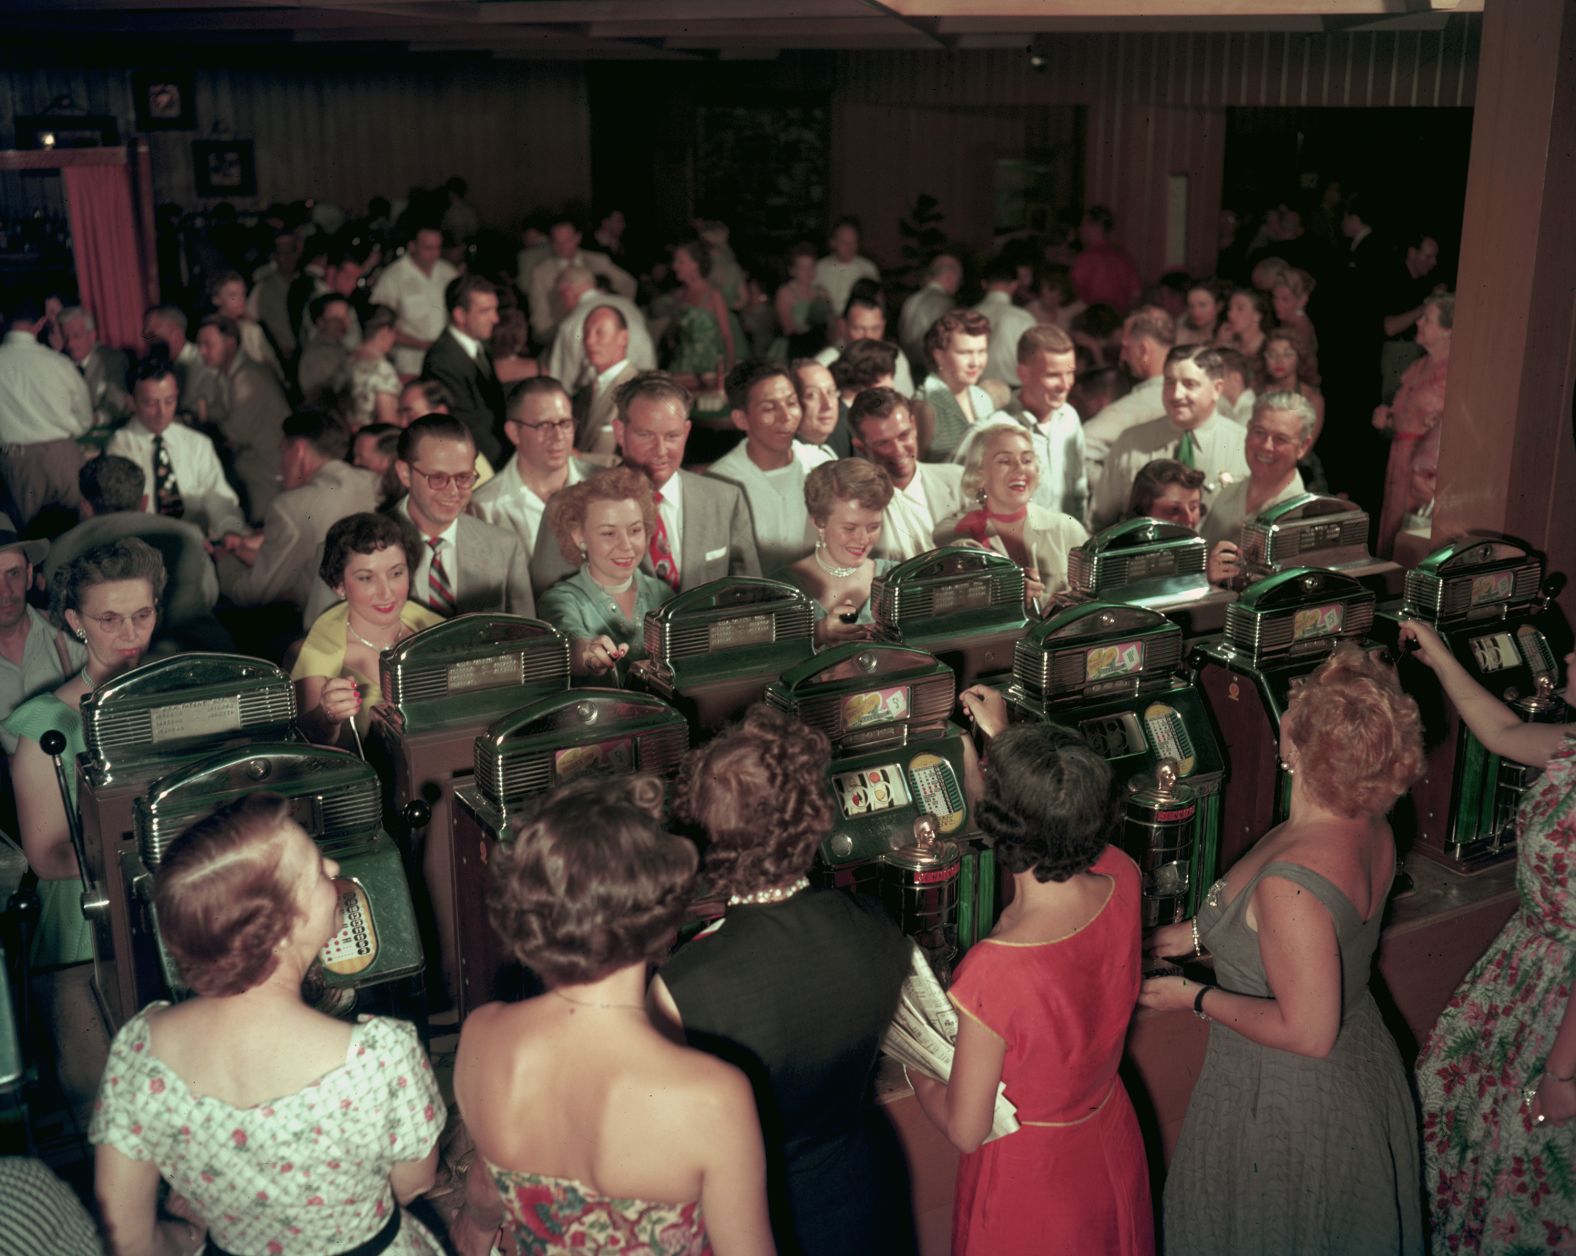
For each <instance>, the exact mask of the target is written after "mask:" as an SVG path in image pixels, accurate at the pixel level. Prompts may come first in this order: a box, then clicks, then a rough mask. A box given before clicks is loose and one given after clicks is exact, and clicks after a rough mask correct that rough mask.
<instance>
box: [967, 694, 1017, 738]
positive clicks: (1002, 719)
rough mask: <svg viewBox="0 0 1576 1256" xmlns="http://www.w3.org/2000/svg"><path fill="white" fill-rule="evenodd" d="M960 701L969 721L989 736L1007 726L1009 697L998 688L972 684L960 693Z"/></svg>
mask: <svg viewBox="0 0 1576 1256" xmlns="http://www.w3.org/2000/svg"><path fill="white" fill-rule="evenodd" d="M958 703H959V705H961V706H962V707H963V714H964V715H966V716H967V717H968V719H969V722H970V723H971V724H973V725H974V727H976V728H977V729H979V730H980V732H982V733H984V734H985V736H987V737H994V736H995V735H996V734H997V733H999V732H1001V730H1002V729H1004V728H1006V727H1007V699H1006V698H1005V697H1003V696H1002V694H1001V691H1000V690H998V689H991V688H990V687H989V686H986V685H970V686H969V687H968V688H967V689H965V690H964V691H963V692H962V693H960V694H959V695H958Z"/></svg>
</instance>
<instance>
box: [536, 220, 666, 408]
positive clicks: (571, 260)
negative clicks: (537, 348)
mask: <svg viewBox="0 0 1576 1256" xmlns="http://www.w3.org/2000/svg"><path fill="white" fill-rule="evenodd" d="M571 265H574V266H584V267H585V268H586V269H587V270H589V271H590V272H591V273H592V274H593V275H600V276H601V277H602V278H604V279H606V280H607V281H608V283H609V284H610V285H611V286H612V289H613V291H614V292H616V293H618V295H619V296H621V297H627V298H629V299H630V300H633V299H634V297H635V292H636V291H637V289H638V286H639V285H637V284H636V283H635V277H634V276H633V275H631V274H630V273H629V272H628V271H626V270H623V269H621V268H620V267H619V266H617V265H616V264H615V263H614V262H613V260H612V259H611V258H609V257H608V255H607V254H606V253H593V252H589V251H587V250H585V249H581V250H580V251H579V252H577V253H576V254H575V255H574V256H573V257H559V256H558V254H556V253H549V254H548V255H547V256H546V257H544V258H543V259H542V260H541V261H539V262H537V264H536V268H535V269H534V270H532V271H531V285H530V287H529V288H528V289H527V290H526V297H527V300H528V301H529V303H530V307H531V330H532V331H533V332H534V333H536V336H537V338H538V339H545V338H546V337H547V336H548V334H549V333H551V332H552V330H553V328H554V327H556V326H557V325H558V311H557V310H556V309H555V308H554V307H553V289H554V287H556V286H557V284H558V276H559V275H561V274H562V273H563V272H564V270H565V268H566V267H568V266H571ZM559 383H561V384H564V385H566V386H567V385H568V383H569V381H568V380H559Z"/></svg>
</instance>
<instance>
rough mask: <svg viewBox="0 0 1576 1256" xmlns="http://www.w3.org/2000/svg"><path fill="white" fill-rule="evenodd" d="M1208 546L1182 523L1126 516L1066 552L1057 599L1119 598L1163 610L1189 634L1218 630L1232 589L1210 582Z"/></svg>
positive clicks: (1068, 603)
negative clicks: (1063, 590) (1063, 578)
mask: <svg viewBox="0 0 1576 1256" xmlns="http://www.w3.org/2000/svg"><path fill="white" fill-rule="evenodd" d="M1208 562H1209V545H1208V544H1207V543H1206V542H1205V540H1204V538H1203V537H1201V536H1199V535H1198V533H1196V532H1194V531H1193V530H1192V529H1190V528H1185V527H1182V526H1181V525H1180V524H1175V523H1164V522H1162V521H1160V520H1157V519H1124V520H1123V521H1122V522H1120V523H1116V524H1112V525H1111V526H1110V527H1109V528H1107V529H1105V531H1103V532H1100V533H1098V534H1096V535H1095V536H1092V537H1090V538H1089V539H1088V540H1087V541H1085V542H1084V543H1083V544H1082V545H1080V546H1078V547H1077V548H1076V549H1074V550H1073V551H1072V552H1071V553H1070V554H1069V555H1068V556H1067V583H1068V591H1067V592H1066V593H1065V594H1064V595H1063V597H1062V599H1061V604H1062V605H1063V606H1064V607H1065V606H1077V605H1080V604H1082V603H1086V602H1120V603H1124V604H1126V605H1129V606H1141V607H1144V608H1145V609H1146V610H1151V611H1156V612H1159V613H1161V614H1163V615H1165V616H1166V617H1167V618H1168V619H1170V620H1171V621H1172V622H1174V623H1176V624H1177V625H1178V626H1180V627H1181V629H1182V631H1183V634H1184V635H1185V636H1187V637H1189V638H1193V637H1199V636H1203V635H1205V634H1207V633H1212V632H1219V631H1220V628H1221V625H1222V624H1223V623H1224V622H1225V614H1226V607H1227V606H1229V605H1230V604H1231V603H1232V602H1233V601H1235V600H1236V596H1237V595H1236V594H1235V593H1232V592H1230V591H1229V590H1226V589H1217V588H1216V587H1215V586H1214V585H1212V584H1210V582H1209V577H1208V576H1207V575H1206V574H1205V569H1206V567H1207V566H1208Z"/></svg>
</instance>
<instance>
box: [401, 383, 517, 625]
mask: <svg viewBox="0 0 1576 1256" xmlns="http://www.w3.org/2000/svg"><path fill="white" fill-rule="evenodd" d="M394 467H395V472H396V473H397V474H398V476H399V479H400V483H401V484H403V485H404V486H405V488H406V489H407V490H408V492H407V494H406V496H405V497H403V498H401V499H400V501H399V502H398V503H396V504H395V505H394V506H393V507H391V509H392V510H394V511H396V512H398V513H400V514H403V515H404V516H405V517H406V518H407V519H409V520H410V521H411V522H412V523H413V524H415V525H416V530H417V531H418V532H420V533H421V539H422V541H423V543H424V546H425V548H424V550H423V552H422V555H421V561H420V562H419V563H417V565H416V570H415V571H414V572H412V573H411V582H410V596H411V599H412V600H413V601H417V602H421V603H423V604H424V605H426V606H429V607H431V608H432V609H433V610H435V611H437V612H438V613H439V614H440V615H445V616H452V615H458V614H464V613H466V612H469V611H508V612H510V613H511V614H515V615H534V614H535V613H536V604H535V602H534V600H533V599H532V597H531V576H530V567H529V560H528V558H527V557H526V553H525V549H524V547H523V546H522V545H521V544H520V538H519V537H518V536H517V535H516V534H515V532H514V530H513V529H511V528H500V527H495V526H494V525H492V524H490V523H483V522H482V521H481V520H480V519H476V518H473V517H472V516H470V515H467V514H466V513H465V508H466V507H467V506H469V505H470V502H471V492H472V490H473V489H474V488H475V487H476V443H475V441H474V440H473V439H472V437H471V433H470V429H469V428H467V427H466V426H465V424H464V423H462V422H461V421H460V420H459V419H456V418H453V417H451V416H449V415H446V414H429V415H427V416H426V417H425V418H421V419H417V420H416V421H415V422H414V423H412V424H411V425H410V426H409V427H407V428H406V429H405V430H404V431H403V432H402V433H400V440H399V455H398V458H397V460H396V461H395V463H394Z"/></svg>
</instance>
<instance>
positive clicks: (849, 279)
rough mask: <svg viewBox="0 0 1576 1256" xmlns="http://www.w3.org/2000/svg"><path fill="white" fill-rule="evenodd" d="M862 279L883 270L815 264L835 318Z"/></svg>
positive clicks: (829, 259)
mask: <svg viewBox="0 0 1576 1256" xmlns="http://www.w3.org/2000/svg"><path fill="white" fill-rule="evenodd" d="M861 279H874V280H875V281H876V282H877V283H880V282H881V268H880V267H879V266H877V265H876V264H875V263H874V262H872V261H871V260H870V259H869V258H868V257H856V258H854V260H853V261H851V262H844V261H840V260H838V258H837V256H836V255H835V254H831V253H828V254H827V255H826V256H825V257H823V258H822V259H821V260H820V261H818V262H817V263H816V264H815V282H816V284H817V285H819V286H820V287H822V288H825V289H826V295H827V296H828V297H830V298H831V301H832V317H833V318H842V317H843V307H844V306H846V305H847V304H848V294H849V293H850V292H852V291H853V290H854V285H855V284H856V283H858V282H859V281H860V280H861ZM799 557H800V558H803V557H804V555H803V554H801V555H800V556H799ZM763 569H764V561H763Z"/></svg>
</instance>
